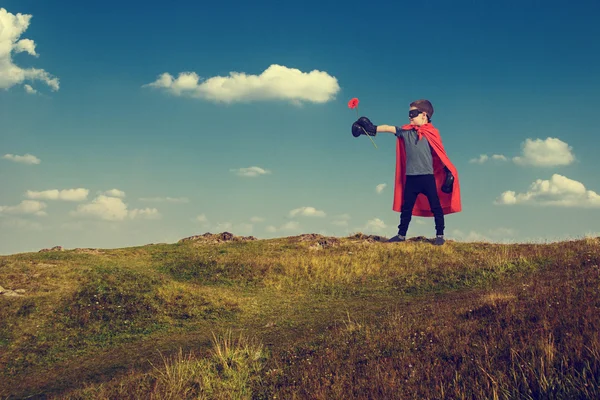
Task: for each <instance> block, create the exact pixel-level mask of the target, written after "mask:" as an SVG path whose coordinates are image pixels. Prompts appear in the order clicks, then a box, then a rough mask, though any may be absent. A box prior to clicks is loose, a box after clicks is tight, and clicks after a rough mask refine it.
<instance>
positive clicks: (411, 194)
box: [398, 174, 444, 236]
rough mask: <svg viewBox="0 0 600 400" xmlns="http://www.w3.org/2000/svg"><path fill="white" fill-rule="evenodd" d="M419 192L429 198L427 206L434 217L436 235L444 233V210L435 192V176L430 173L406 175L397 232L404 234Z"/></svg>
mask: <svg viewBox="0 0 600 400" xmlns="http://www.w3.org/2000/svg"><path fill="white" fill-rule="evenodd" d="M419 193H423V194H424V195H425V196H427V200H429V207H431V212H432V213H433V216H434V219H435V231H436V235H443V234H444V212H443V211H442V205H441V204H440V198H439V197H438V194H437V188H436V183H435V178H434V176H433V175H432V174H428V175H406V185H405V186H404V196H403V197H404V198H403V201H402V209H401V210H400V211H401V214H400V225H398V234H399V235H400V236H406V232H407V231H408V224H409V223H410V220H411V218H412V210H413V207H414V206H415V202H416V201H417V196H418V195H419Z"/></svg>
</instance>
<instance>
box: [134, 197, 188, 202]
mask: <svg viewBox="0 0 600 400" xmlns="http://www.w3.org/2000/svg"><path fill="white" fill-rule="evenodd" d="M140 201H149V202H156V203H189V201H190V200H189V199H188V198H187V197H141V198H140Z"/></svg>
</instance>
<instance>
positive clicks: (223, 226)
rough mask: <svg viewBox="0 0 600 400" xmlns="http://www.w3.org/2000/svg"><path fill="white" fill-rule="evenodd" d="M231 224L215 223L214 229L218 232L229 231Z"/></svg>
mask: <svg viewBox="0 0 600 400" xmlns="http://www.w3.org/2000/svg"><path fill="white" fill-rule="evenodd" d="M232 227H233V224H232V223H231V222H217V224H216V225H215V229H216V230H217V231H219V232H222V231H228V230H231V228H232Z"/></svg>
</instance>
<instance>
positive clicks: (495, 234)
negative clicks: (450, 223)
mask: <svg viewBox="0 0 600 400" xmlns="http://www.w3.org/2000/svg"><path fill="white" fill-rule="evenodd" d="M515 235H516V231H515V230H514V229H512V228H503V227H500V228H493V229H489V230H488V231H487V233H482V232H479V231H475V230H470V231H469V232H468V233H465V232H463V231H462V230H460V229H454V230H453V231H452V232H451V235H450V237H451V238H452V239H454V240H459V241H464V242H488V243H491V242H496V243H511V242H515V240H514V236H515Z"/></svg>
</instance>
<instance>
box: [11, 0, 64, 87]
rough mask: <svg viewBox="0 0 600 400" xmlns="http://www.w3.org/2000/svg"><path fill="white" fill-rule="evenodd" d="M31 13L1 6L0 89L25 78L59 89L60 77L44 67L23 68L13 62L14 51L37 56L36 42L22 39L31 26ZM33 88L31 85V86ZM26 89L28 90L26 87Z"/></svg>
mask: <svg viewBox="0 0 600 400" xmlns="http://www.w3.org/2000/svg"><path fill="white" fill-rule="evenodd" d="M30 20H31V15H29V14H21V13H18V14H16V15H15V14H12V13H9V12H8V11H7V10H6V9H5V8H0V89H8V88H10V87H12V86H15V85H19V84H21V83H23V82H24V81H25V80H29V81H34V80H39V81H42V82H44V83H46V85H48V86H49V87H50V89H52V90H53V91H57V90H58V89H59V80H58V78H56V77H54V76H52V75H51V74H49V73H48V72H46V71H44V70H43V69H38V68H21V67H19V66H18V65H16V64H14V63H13V60H12V54H13V53H22V52H25V53H28V54H29V55H31V56H34V57H37V56H38V54H37V53H36V51H35V46H36V45H35V42H34V41H33V40H31V39H21V40H19V38H20V37H21V35H22V34H23V33H24V32H25V31H26V30H27V29H28V28H29V22H30ZM29 87H30V88H31V89H33V88H32V87H31V86H29ZM26 90H28V89H27V88H26Z"/></svg>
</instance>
